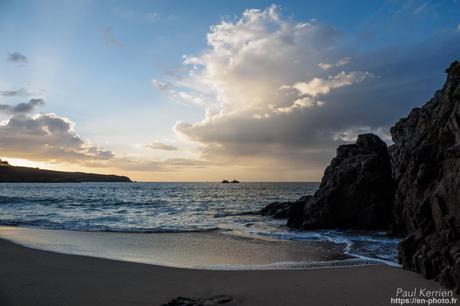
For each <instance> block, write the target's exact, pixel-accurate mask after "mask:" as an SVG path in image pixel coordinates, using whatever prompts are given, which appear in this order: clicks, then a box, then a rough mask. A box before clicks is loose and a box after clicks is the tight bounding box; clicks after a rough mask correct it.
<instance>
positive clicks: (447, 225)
mask: <svg viewBox="0 0 460 306" xmlns="http://www.w3.org/2000/svg"><path fill="white" fill-rule="evenodd" d="M446 72H447V81H446V83H445V85H444V87H443V88H442V89H441V90H439V91H437V92H436V93H435V95H434V97H433V98H432V99H431V100H430V101H429V102H428V103H426V104H425V105H424V106H423V107H421V108H415V109H413V110H412V111H411V113H410V114H409V116H407V118H403V119H401V120H400V121H399V122H398V123H396V124H395V126H393V127H392V128H391V135H392V138H393V141H394V144H393V145H392V146H390V147H389V148H388V150H387V146H386V145H385V143H383V141H381V140H380V139H379V138H378V137H377V136H375V135H372V134H365V135H359V137H358V140H357V142H356V144H352V145H343V146H340V147H339V148H338V150H337V157H335V158H334V159H333V160H332V162H331V164H330V166H328V167H327V168H326V171H325V173H324V177H323V179H322V182H321V185H320V187H319V189H318V191H317V192H316V193H315V194H314V195H313V196H312V197H309V198H305V199H304V200H303V201H296V202H292V203H290V202H287V203H278V204H277V205H272V206H271V207H267V209H265V210H262V211H261V213H265V214H267V215H274V216H277V217H279V218H282V217H287V218H288V225H289V226H292V227H295V228H300V229H315V228H363V229H375V228H387V229H389V233H390V234H393V235H398V236H401V237H404V239H403V240H402V242H401V243H400V245H399V261H400V263H401V264H402V265H403V267H404V268H405V269H409V270H412V271H416V272H419V273H422V274H423V275H424V276H425V277H426V278H429V279H436V280H437V281H439V282H440V283H441V284H443V285H444V286H446V287H448V288H454V289H455V290H456V292H457V293H460V63H459V62H454V63H452V65H451V66H450V68H448V69H447V70H446Z"/></svg>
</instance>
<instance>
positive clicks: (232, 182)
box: [222, 180, 239, 184]
mask: <svg viewBox="0 0 460 306" xmlns="http://www.w3.org/2000/svg"><path fill="white" fill-rule="evenodd" d="M238 183H239V181H237V180H233V181H229V180H223V181H222V184H238Z"/></svg>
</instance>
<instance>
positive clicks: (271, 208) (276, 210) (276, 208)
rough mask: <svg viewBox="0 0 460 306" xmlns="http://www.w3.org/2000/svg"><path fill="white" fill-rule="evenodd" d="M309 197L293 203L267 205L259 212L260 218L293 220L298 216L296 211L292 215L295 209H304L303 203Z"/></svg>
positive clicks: (308, 197)
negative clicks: (269, 217) (290, 217)
mask: <svg viewBox="0 0 460 306" xmlns="http://www.w3.org/2000/svg"><path fill="white" fill-rule="evenodd" d="M310 198H311V196H304V197H301V198H300V199H298V200H297V201H295V202H275V203H271V204H269V205H267V206H266V207H264V208H262V209H261V210H260V211H259V214H260V215H262V216H271V217H273V218H275V219H286V218H289V216H292V218H295V217H296V215H298V213H297V211H296V212H295V213H294V211H295V209H296V207H298V206H300V207H304V206H305V203H306V202H307V200H308V199H310Z"/></svg>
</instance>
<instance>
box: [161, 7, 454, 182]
mask: <svg viewBox="0 0 460 306" xmlns="http://www.w3.org/2000/svg"><path fill="white" fill-rule="evenodd" d="M207 42H208V47H207V48H206V49H205V50H203V51H202V52H201V53H199V54H196V55H188V56H185V57H184V67H186V68H187V72H186V73H184V74H183V75H182V76H181V77H170V78H168V79H166V80H161V81H157V82H155V84H156V86H157V87H158V88H160V89H163V90H164V91H165V92H166V93H168V94H169V95H170V97H171V99H173V100H175V101H177V100H179V99H181V101H184V102H187V101H188V103H193V104H195V105H198V106H199V107H201V108H202V109H203V110H204V116H203V118H202V119H201V120H198V121H195V122H183V121H178V122H177V123H176V124H175V126H174V130H175V132H176V133H178V134H179V135H180V136H182V137H185V138H186V139H188V140H190V141H194V142H196V143H198V144H200V145H201V148H202V149H201V153H202V158H203V159H204V160H206V161H208V162H210V161H212V162H217V163H231V164H235V165H236V164H238V165H245V166H247V167H253V168H254V169H255V168H258V169H264V168H268V167H276V168H277V169H306V170H305V171H310V170H311V171H316V173H320V172H321V171H322V169H324V166H325V165H326V164H327V162H328V161H329V160H330V158H331V157H332V156H333V155H334V154H335V149H336V147H337V145H339V144H342V143H344V142H348V141H352V139H353V137H355V132H356V131H378V132H379V133H380V135H384V134H385V133H384V132H383V131H384V130H385V129H386V128H388V126H390V125H391V124H392V123H394V122H395V121H396V120H397V119H398V118H399V117H401V116H402V115H404V114H405V113H407V112H408V111H409V110H410V108H411V107H413V106H416V105H419V104H420V103H421V102H422V101H424V100H426V99H427V98H428V97H430V95H431V94H432V92H433V90H434V89H435V88H436V87H437V86H439V85H440V84H441V83H442V79H443V75H442V71H443V70H444V69H445V66H447V65H448V64H449V62H450V61H451V60H452V59H454V58H455V57H456V56H457V55H458V51H460V43H459V42H458V40H455V37H454V38H450V37H446V38H444V40H442V41H435V42H433V41H426V42H424V43H421V44H418V45H399V46H398V49H397V50H395V49H391V48H389V49H381V50H372V51H368V52H362V51H360V52H358V50H357V49H356V47H355V45H354V44H351V43H350V44H348V43H347V41H346V40H345V37H344V35H342V34H341V33H340V32H338V30H336V29H335V28H333V27H331V26H329V25H327V24H324V23H321V22H318V21H309V22H296V21H295V20H293V19H292V18H286V17H284V16H283V14H282V13H281V12H280V10H279V8H278V7H276V6H271V7H269V8H267V9H265V10H256V9H251V10H246V11H244V13H243V15H242V17H241V18H239V19H236V20H233V21H226V20H223V21H222V22H220V23H218V24H216V25H213V26H212V27H211V28H210V31H209V33H208V34H207ZM351 56H352V57H353V61H350V58H351ZM319 63H323V65H319ZM325 63H333V64H327V65H330V66H328V67H327V69H326V70H327V71H325V69H324V68H325V66H324V64H325ZM321 66H323V67H321ZM345 67H346V68H347V69H344V68H345ZM166 84H167V85H166ZM318 176H320V174H319V175H318Z"/></svg>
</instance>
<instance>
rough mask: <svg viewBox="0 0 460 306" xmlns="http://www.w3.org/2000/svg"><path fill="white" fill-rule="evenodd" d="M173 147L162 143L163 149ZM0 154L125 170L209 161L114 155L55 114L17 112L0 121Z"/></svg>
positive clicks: (178, 167)
mask: <svg viewBox="0 0 460 306" xmlns="http://www.w3.org/2000/svg"><path fill="white" fill-rule="evenodd" d="M172 148H173V147H172V146H168V145H164V148H163V149H169V150H171V149H172ZM0 152H2V156H8V157H12V158H22V159H27V160H31V161H41V162H51V163H73V164H79V165H82V166H85V167H96V168H113V169H119V170H125V171H178V170H181V169H186V168H202V167H204V166H205V165H208V164H209V163H208V162H205V161H201V160H196V159H188V158H172V159H165V160H150V159H146V158H135V157H132V156H117V155H116V154H115V153H114V152H112V151H110V150H104V149H103V148H100V147H99V146H97V145H92V144H89V143H88V142H85V141H84V140H83V139H82V138H81V137H80V136H79V135H78V134H77V133H76V131H75V124H74V123H73V122H72V121H70V120H69V119H67V118H64V117H60V116H58V115H56V114H52V113H50V114H37V115H24V114H16V115H13V116H11V117H10V118H8V119H7V120H4V121H3V122H0Z"/></svg>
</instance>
